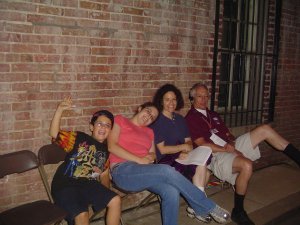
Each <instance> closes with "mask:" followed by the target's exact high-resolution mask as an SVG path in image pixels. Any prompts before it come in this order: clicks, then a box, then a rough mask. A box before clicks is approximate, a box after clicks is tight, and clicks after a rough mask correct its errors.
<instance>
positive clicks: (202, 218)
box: [186, 206, 212, 223]
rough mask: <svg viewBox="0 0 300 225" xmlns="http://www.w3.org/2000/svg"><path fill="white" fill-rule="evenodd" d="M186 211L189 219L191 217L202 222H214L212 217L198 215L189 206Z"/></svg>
mask: <svg viewBox="0 0 300 225" xmlns="http://www.w3.org/2000/svg"><path fill="white" fill-rule="evenodd" d="M186 211H187V215H188V217H190V218H196V219H197V220H199V221H200V222H203V223H210V222H211V220H212V219H211V216H210V215H206V216H199V215H196V213H195V211H194V210H193V209H192V208H191V207H189V206H188V207H187V208H186Z"/></svg>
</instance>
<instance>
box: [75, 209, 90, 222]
mask: <svg viewBox="0 0 300 225" xmlns="http://www.w3.org/2000/svg"><path fill="white" fill-rule="evenodd" d="M88 224H89V213H88V212H81V213H79V214H78V215H77V216H75V225H88Z"/></svg>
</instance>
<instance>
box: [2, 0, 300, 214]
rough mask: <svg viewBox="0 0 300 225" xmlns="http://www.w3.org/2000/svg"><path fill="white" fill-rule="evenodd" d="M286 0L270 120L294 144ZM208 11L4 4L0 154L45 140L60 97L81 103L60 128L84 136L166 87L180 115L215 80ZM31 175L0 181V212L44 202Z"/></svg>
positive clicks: (188, 3) (201, 2) (131, 3)
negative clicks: (95, 117)
mask: <svg viewBox="0 0 300 225" xmlns="http://www.w3.org/2000/svg"><path fill="white" fill-rule="evenodd" d="M283 4H284V6H283V8H284V9H283V16H284V18H283V20H282V25H283V26H282V29H281V33H282V35H283V36H282V39H281V47H282V50H281V52H280V53H281V56H280V66H279V74H278V78H279V79H278V80H279V81H278V96H277V101H276V118H275V123H274V124H275V125H276V127H278V128H279V129H280V130H281V131H282V133H283V134H287V135H288V137H289V138H290V139H292V140H293V141H295V142H296V143H297V144H298V146H299V144H300V140H299V138H298V137H297V136H296V135H295V133H297V132H296V131H299V125H300V124H299V122H298V121H299V120H298V117H299V116H298V115H296V113H297V112H298V110H299V109H298V108H299V107H298V105H299V94H298V93H299V91H298V85H297V83H298V81H297V79H296V76H297V72H298V71H299V53H298V49H299V46H296V45H297V44H298V45H299V22H298V23H297V21H299V20H298V18H297V17H296V15H297V14H298V15H299V3H298V2H297V0H288V1H283ZM295 5H297V6H298V7H294V6H295ZM214 13H215V1H214V0H209V1H205V0H168V1H166V0H160V1H159V0H145V1H136V0H122V1H121V0H114V1H109V0H101V1H99V0H86V1H80V0H56V1H39V0H34V1H26V0H23V1H22V0H18V1H17V0H16V1H13V0H9V1H0V92H1V95H0V109H1V113H0V118H1V123H0V130H1V131H0V144H1V150H0V154H4V153H7V152H13V151H18V150H21V149H31V150H32V151H34V152H37V150H38V148H39V147H40V146H42V145H43V144H48V143H49V136H48V127H49V123H50V120H51V118H52V115H53V113H54V110H55V108H56V106H57V103H58V102H59V101H60V100H61V99H62V98H63V97H64V96H69V95H70V96H72V98H73V99H74V102H75V105H76V106H77V107H76V109H75V110H74V111H73V112H71V111H70V112H67V113H65V114H64V117H65V119H63V121H62V127H63V128H69V129H76V130H82V131H85V132H88V130H87V127H88V126H87V124H88V120H89V117H90V115H91V114H92V113H93V112H94V111H96V110H98V109H99V108H106V109H109V110H111V111H112V112H114V113H115V114H117V113H122V114H124V115H131V114H132V113H133V111H134V110H135V109H136V107H137V106H138V105H139V104H141V103H142V102H144V101H146V100H150V99H151V97H152V95H153V93H154V91H155V90H156V88H157V87H158V86H160V85H161V84H163V83H166V82H172V83H175V84H176V85H177V86H178V87H179V88H180V89H181V90H182V92H183V95H184V96H185V100H186V107H185V109H184V110H183V113H184V112H186V110H187V108H188V107H189V104H188V101H187V93H188V90H189V88H190V87H191V85H192V84H193V83H195V82H196V81H199V80H208V81H210V78H211V72H212V55H213V37H214V24H213V23H214ZM297 53H298V55H297ZM291 57H292V59H291ZM297 63H298V64H297ZM286 77H288V80H289V83H288V84H287V83H286V80H287V78H286ZM286 90H289V91H286ZM291 96H292V97H291ZM283 106H285V108H283ZM287 119H289V120H292V121H291V123H289V124H286V120H287ZM297 123H298V124H297ZM36 176H37V173H29V174H26V175H25V176H21V177H18V178H16V177H17V175H16V176H15V175H14V176H9V177H7V178H5V179H2V180H1V181H0V184H1V185H0V211H2V210H4V209H5V208H9V207H11V206H13V205H16V204H18V203H22V202H26V201H31V200H33V199H39V198H46V192H45V191H44V190H43V188H42V185H41V183H39V182H36ZM15 184H17V185H18V189H15V188H12V185H15ZM33 190H34V192H33ZM27 193H30V195H29V198H24V197H23V196H24V195H25V194H27Z"/></svg>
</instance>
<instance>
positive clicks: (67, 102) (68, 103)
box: [49, 97, 73, 138]
mask: <svg viewBox="0 0 300 225" xmlns="http://www.w3.org/2000/svg"><path fill="white" fill-rule="evenodd" d="M72 107H73V106H72V99H71V97H67V98H64V100H63V101H62V102H61V103H60V104H59V105H58V106H57V109H56V111H55V113H54V116H53V118H52V121H51V124H50V129H49V135H50V136H51V137H52V138H56V137H57V134H58V132H59V130H60V119H61V116H62V113H63V112H64V111H65V110H67V109H70V108H72Z"/></svg>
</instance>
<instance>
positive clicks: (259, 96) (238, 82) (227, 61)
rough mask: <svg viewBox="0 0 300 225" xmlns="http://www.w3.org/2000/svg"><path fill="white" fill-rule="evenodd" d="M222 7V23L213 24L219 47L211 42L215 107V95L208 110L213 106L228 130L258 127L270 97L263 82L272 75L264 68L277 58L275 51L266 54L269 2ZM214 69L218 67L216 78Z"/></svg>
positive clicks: (239, 1) (240, 0) (227, 1)
mask: <svg viewBox="0 0 300 225" xmlns="http://www.w3.org/2000/svg"><path fill="white" fill-rule="evenodd" d="M223 3H224V4H223V13H222V14H221V15H222V21H221V23H219V22H218V23H216V29H215V30H216V37H215V38H216V39H217V40H220V47H218V42H216V41H215V52H214V64H213V65H214V69H213V82H212V85H213V87H212V90H213V91H214V92H216V93H217V96H218V97H217V99H216V100H217V104H216V103H215V94H213V95H212V99H211V102H212V104H211V108H212V109H213V108H214V107H215V105H216V106H217V111H218V112H219V113H220V114H221V116H223V119H224V121H225V123H226V124H227V125H228V126H230V127H235V126H243V125H250V124H259V123H262V122H263V121H264V120H265V116H266V107H265V103H266V101H268V102H269V101H270V99H271V100H272V99H273V98H272V95H274V93H272V91H271V90H272V89H271V84H270V82H266V81H267V80H268V79H270V77H271V75H272V74H268V73H266V67H267V66H268V62H271V64H272V63H273V64H274V62H276V61H275V60H274V58H277V57H278V54H277V53H278V51H277V52H276V51H273V52H271V53H268V48H269V47H270V46H269V43H267V40H268V39H267V38H268V37H269V36H270V34H268V32H270V29H268V27H267V24H268V19H269V16H270V15H269V1H263V0H224V1H223ZM217 4H220V1H218V0H217ZM277 6H278V5H277ZM218 11H220V7H216V21H219V19H220V18H219V14H220V12H218ZM275 18H276V15H275ZM220 24H221V25H220ZM219 26H220V27H221V28H222V29H221V31H222V32H221V35H220V39H219V36H218V34H219V30H220V29H219V28H220V27H219ZM273 32H274V31H273ZM275 32H278V33H275V34H272V35H273V37H276V36H279V31H276V29H275ZM274 43H275V41H274V42H273V44H272V46H271V47H272V48H275V46H274V45H275V44H274ZM276 63H277V62H276ZM217 65H220V67H219V71H218V75H217V72H216V71H217V68H216V67H217ZM276 66H277V64H276ZM272 67H273V66H272ZM271 79H274V78H272V77H271ZM266 96H268V98H267V100H266ZM274 100H275V99H273V101H274ZM273 107H274V106H273ZM267 112H268V111H267ZM267 114H268V113H267ZM270 119H272V118H270V117H268V118H267V120H270Z"/></svg>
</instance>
